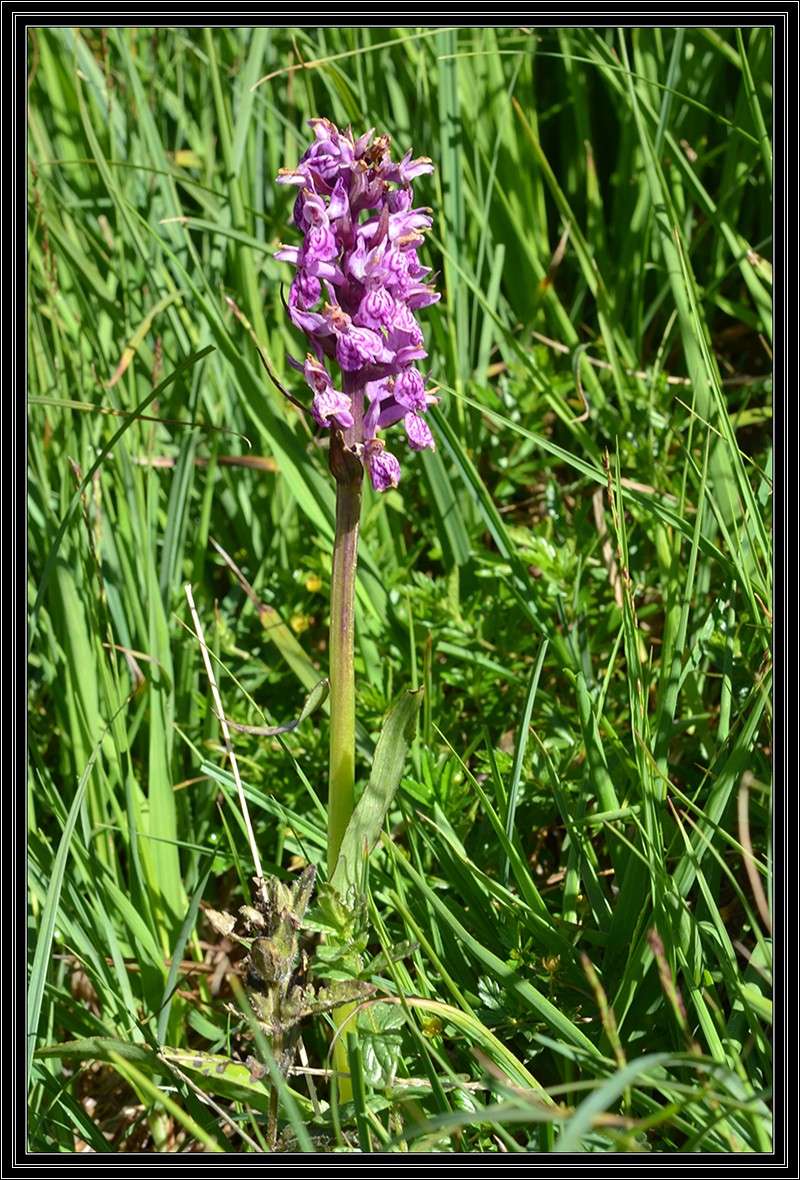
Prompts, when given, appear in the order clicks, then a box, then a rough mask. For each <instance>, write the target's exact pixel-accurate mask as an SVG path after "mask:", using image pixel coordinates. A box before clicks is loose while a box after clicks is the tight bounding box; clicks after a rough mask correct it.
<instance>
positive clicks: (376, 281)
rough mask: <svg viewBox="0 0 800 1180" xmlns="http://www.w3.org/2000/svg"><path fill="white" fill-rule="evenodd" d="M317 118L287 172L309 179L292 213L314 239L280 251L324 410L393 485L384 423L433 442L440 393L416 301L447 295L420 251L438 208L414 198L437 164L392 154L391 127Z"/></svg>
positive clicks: (322, 417)
mask: <svg viewBox="0 0 800 1180" xmlns="http://www.w3.org/2000/svg"><path fill="white" fill-rule="evenodd" d="M310 126H311V127H312V129H313V133H314V142H313V143H312V144H311V145H310V147H309V148H308V150H307V151H306V152H305V154H304V156H303V158H302V159H301V160H300V162H299V164H298V165H297V167H296V168H293V169H287V168H284V169H281V171H280V174H279V176H278V182H279V183H280V184H287V185H291V186H293V187H295V188H296V189H297V190H298V192H297V197H296V199H295V202H294V209H293V212H292V221H293V223H294V225H295V226H296V227H297V229H298V230H300V232H301V233H302V235H303V241H302V244H301V245H300V246H281V248H280V250H278V252H277V253H276V255H275V257H276V258H278V259H280V260H281V261H284V262H288V263H290V264H291V265H292V266H295V267H297V273H296V275H295V278H294V280H293V282H292V284H291V287H290V290H289V299H288V310H289V315H290V316H291V319H292V322H293V323H294V324H295V326H296V327H297V328H299V329H300V330H301V331H302V332H304V333H305V335H306V336H307V338H308V341H309V345H310V348H311V352H309V354H308V357H307V359H306V362H305V365H304V366H302V368H303V372H304V375H305V378H306V381H307V382H308V384H309V387H310V388H311V390H312V392H313V395H314V398H313V402H312V412H313V414H314V418H315V420H316V422H317V423H318V425H319V426H321V427H323V428H326V427H327V428H329V429H338V430H341V431H342V432H343V434H344V444H345V446H346V447H348V448H349V449H350V450H351V451H353V452H354V453H355V454H356V455H358V456H359V458H360V459H361V460H362V462H363V463H364V465H365V466H366V468H367V471H368V472H369V475H370V479H371V480H372V484H373V487H374V488H376V489H377V490H378V491H385V490H386V489H387V488H391V487H396V486H397V483H398V481H399V479H400V464H399V462H398V460H397V459H396V458H395V456H394V455H392V454H390V453H389V452H388V451H387V450H386V449H385V445H384V443H383V440H382V439H380V438H379V437H378V433H379V432H380V431H381V430H386V429H388V428H389V427H391V426H393V425H394V424H395V423H398V422H400V421H401V420H402V422H403V425H404V426H405V431H406V437H407V441H408V445H409V447H410V448H411V449H412V450H415V451H420V450H425V449H428V448H433V445H434V440H433V436H432V434H431V432H430V429H429V427H428V425H427V423H426V421H425V419H424V415H425V413H426V411H427V410H428V408H429V406H430V405H431V404H432V403H433V402H435V401H436V398H434V397H433V396H431V395H430V394H428V393H426V391H425V381H424V379H423V377H422V374H421V373H420V372H419V369H418V368H416V367H415V365H416V362H418V361H420V360H422V359H423V358H425V357H426V356H427V353H426V351H425V346H424V340H423V336H422V332H421V330H420V327H419V325H418V323H417V321H416V318H415V316H414V312H415V311H417V310H418V309H419V308H421V307H426V306H428V305H429V304H431V303H435V302H436V301H437V300H438V299H439V295H438V293H437V292H436V291H435V290H434V288H433V286H432V285H431V284H430V283H429V282H425V281H424V280H425V277H426V276H427V275H429V274H430V267H427V266H424V265H423V264H422V263H421V262H420V261H419V258H418V257H417V251H418V250H419V248H420V246H421V245H422V244H423V242H424V235H425V233H426V231H427V230H428V229H430V227H431V224H432V218H431V211H430V209H427V208H414V201H413V192H412V182H413V181H414V180H415V179H416V178H417V177H418V176H422V175H424V174H425V173H429V172H432V171H433V164H432V163H431V161H430V160H428V159H427V158H426V157H420V158H419V159H413V158H412V155H411V152H410V151H409V152H407V153H406V154H405V156H403V158H402V159H401V160H400V161H399V162H397V161H393V160H392V158H391V152H390V141H389V137H388V136H386V135H380V136H377V137H375V136H374V132H373V131H372V130H370V131H368V132H366V133H365V134H364V135H362V136H360V137H359V138H358V139H356V138H355V137H354V136H353V132H352V131H351V130H350V128H348V129H347V130H346V131H344V132H343V131H340V130H339V128H338V127H336V125H335V124H334V123H332V122H331V121H330V120H329V119H312V120H310ZM322 300H324V302H323V303H322V306H321V307H320V306H319V304H320V302H321V301H322ZM330 360H335V361H336V363H337V364H338V366H339V369H340V370H341V373H342V385H343V389H342V391H339V390H337V389H336V388H335V387H334V381H333V378H332V377H331V374H330V373H329V371H328V369H327V368H326V363H327V362H328V361H330ZM293 363H295V364H296V365H297V367H298V368H299V367H301V366H300V364H299V362H293Z"/></svg>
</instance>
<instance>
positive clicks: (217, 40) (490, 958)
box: [28, 28, 772, 1152]
mask: <svg viewBox="0 0 800 1180" xmlns="http://www.w3.org/2000/svg"><path fill="white" fill-rule="evenodd" d="M30 37H31V40H30V52H29V75H30V79H29V107H28V128H29V132H28V149H29V199H30V207H29V238H28V247H29V253H28V259H29V308H28V316H29V329H30V342H29V357H28V365H29V373H30V388H29V395H30V396H29V406H30V408H29V421H30V435H29V457H30V479H29V516H28V521H29V537H28V540H29V551H30V595H29V604H30V624H29V634H30V721H29V726H30V757H29V770H30V779H29V800H28V820H29V865H30V910H29V948H30V985H29V1003H28V1022H29V1028H28V1060H29V1065H30V1095H29V1103H30V1107H29V1109H30V1117H29V1146H30V1149H31V1150H33V1151H59V1152H73V1151H76V1150H79V1149H80V1148H81V1147H82V1145H87V1146H88V1147H89V1148H91V1149H92V1150H94V1151H103V1152H118V1151H129V1150H133V1151H165V1152H173V1151H190V1150H197V1151H220V1150H222V1151H225V1152H233V1151H248V1152H249V1151H255V1150H264V1149H265V1147H266V1142H267V1141H266V1134H267V1132H266V1127H267V1120H268V1107H269V1077H270V1076H273V1075H268V1076H267V1077H266V1079H265V1080H264V1081H261V1080H259V1079H257V1078H255V1077H253V1076H252V1075H251V1074H250V1072H248V1070H247V1069H246V1068H245V1067H244V1066H242V1065H239V1064H230V1063H229V1062H230V1061H234V1062H239V1061H243V1060H244V1059H245V1057H247V1055H248V1053H249V1052H252V1051H253V1050H254V1046H253V1044H252V1043H251V1041H250V1039H249V1034H248V1031H247V1029H248V1026H247V1023H246V1021H243V1020H239V1019H237V1017H236V1016H235V1015H233V1014H232V1012H231V1011H230V1010H229V1008H227V1007H226V1002H227V1003H231V1002H233V999H234V996H233V993H232V992H231V990H230V987H229V986H228V985H226V983H225V974H226V970H230V969H232V968H234V967H235V964H236V958H237V955H236V948H235V947H234V946H232V945H230V944H224V943H223V941H222V940H221V938H220V936H219V935H218V934H215V933H214V932H213V930H212V928H211V927H210V925H209V924H208V923H207V922H206V921H205V919H204V918H203V916H202V910H203V908H204V907H207V906H211V907H213V908H216V909H222V908H224V907H226V906H227V907H229V908H235V907H236V906H238V905H240V904H242V903H243V902H244V901H247V900H248V899H249V877H250V875H251V873H252V865H251V864H250V861H249V854H248V851H247V841H246V838H245V832H244V829H243V826H242V817H241V815H240V813H239V810H238V806H237V803H236V791H235V788H234V785H233V780H232V779H231V777H230V774H229V769H228V767H227V764H226V759H225V752H224V745H223V743H222V742H221V739H220V733H219V722H218V719H217V717H216V715H215V713H214V711H213V708H212V706H211V702H210V698H209V694H208V687H207V683H206V680H205V675H204V670H203V664H202V660H201V658H200V652H199V650H198V645H197V643H196V640H195V638H194V635H193V633H192V631H191V624H190V620H189V618H188V613H187V609H186V604H185V599H184V596H183V594H182V589H181V588H182V585H183V583H184V582H187V581H189V582H191V584H192V586H193V588H194V595H195V598H196V600H197V603H198V608H199V610H200V612H201V614H202V616H203V618H204V625H205V630H206V635H207V639H208V642H209V644H210V646H211V647H212V648H213V655H214V657H215V660H216V668H217V675H218V677H219V679H220V686H221V691H222V696H223V700H224V701H225V705H226V710H227V711H228V712H229V714H230V715H231V716H232V717H234V718H236V720H239V721H245V722H253V723H256V724H259V723H263V722H264V718H266V719H267V720H266V723H267V724H275V723H281V722H284V721H286V720H290V719H291V717H292V716H293V715H295V714H296V713H297V712H299V709H300V707H301V703H302V700H303V699H304V697H305V695H306V693H307V691H308V689H309V688H310V686H311V685H313V683H314V682H315V681H316V680H318V679H319V677H320V676H321V675H323V674H324V672H325V669H326V660H327V656H326V650H325V642H326V625H327V617H326V606H325V604H326V600H327V587H328V580H329V576H330V555H331V542H332V521H333V493H332V487H331V482H330V479H329V477H328V474H327V463H326V458H327V457H326V454H325V452H324V450H323V449H322V448H321V446H320V445H319V442H318V440H317V439H316V438H315V437H314V434H313V432H312V430H311V429H310V428H309V425H308V422H307V421H306V420H305V419H304V418H303V416H301V415H300V414H299V413H298V412H297V411H296V410H295V409H294V408H293V407H292V406H291V405H290V404H289V403H288V402H286V401H285V400H284V399H283V398H282V397H281V395H280V394H279V393H278V392H277V390H276V389H275V388H274V387H273V385H272V384H271V383H270V382H269V381H268V380H267V378H266V376H265V374H264V371H263V369H262V367H261V363H260V360H259V357H258V353H257V350H256V347H255V342H256V341H257V342H258V344H259V346H260V347H261V348H262V349H263V351H264V353H265V354H266V355H267V356H268V357H269V359H270V363H271V365H272V367H273V368H274V370H275V372H276V373H277V374H278V375H279V376H280V378H281V379H282V380H284V381H285V382H286V383H287V384H289V385H291V386H292V387H293V388H294V387H295V386H294V381H295V375H294V373H293V371H292V370H291V368H290V367H288V365H287V363H286V356H287V354H292V353H296V352H297V350H298V349H299V348H301V347H302V342H300V341H298V340H297V338H296V337H295V335H294V333H293V332H292V330H291V329H290V327H289V326H288V321H287V317H286V314H285V311H284V308H283V303H282V299H283V286H284V285H285V284H286V282H287V279H288V276H287V272H286V268H285V267H284V266H282V265H281V264H279V263H276V262H275V261H274V260H273V258H272V253H273V250H274V249H275V248H276V246H277V243H278V242H279V241H281V240H283V239H284V238H285V237H286V235H287V233H289V232H290V231H289V230H288V229H287V222H288V217H289V213H290V199H291V198H290V196H287V194H286V192H285V190H282V189H281V188H280V187H279V186H277V185H275V184H274V177H275V174H276V173H277V170H278V168H279V167H281V166H283V165H284V164H287V163H292V162H294V161H295V160H296V159H297V158H298V156H299V154H300V153H301V152H302V151H303V150H304V145H305V142H306V140H307V128H306V127H305V120H306V119H307V118H309V117H312V116H315V115H327V116H329V117H330V118H332V119H334V120H335V121H336V122H338V123H339V124H341V125H346V124H348V123H352V125H353V127H354V129H356V130H357V131H358V132H361V131H363V130H366V129H367V128H368V127H370V126H375V127H376V128H378V129H379V130H381V131H388V132H389V133H390V134H391V135H392V137H393V139H394V141H395V143H396V146H397V149H398V150H400V151H404V150H405V149H406V148H407V147H410V146H413V148H414V150H415V152H416V153H417V154H425V155H429V156H431V157H432V158H433V159H434V161H435V164H436V168H437V170H436V172H435V174H434V176H433V177H432V178H429V179H428V178H425V180H423V181H422V182H420V184H419V186H418V187H419V189H420V192H421V193H422V199H423V201H424V203H426V204H430V205H431V206H432V207H433V210H434V229H433V232H432V235H431V237H430V242H429V246H428V256H429V257H428V261H431V262H432V263H433V265H434V266H435V268H436V269H437V270H438V272H439V279H438V282H439V284H440V286H441V288H442V290H443V299H442V302H441V304H440V305H437V306H436V307H435V308H432V309H430V312H429V314H428V315H427V336H428V339H429V352H430V357H431V367H432V378H433V380H434V381H435V382H436V383H437V384H438V385H439V386H440V387H441V396H442V401H441V404H440V406H439V407H438V409H437V411H436V414H435V418H436V428H437V439H438V443H439V447H438V450H437V452H436V453H435V454H426V455H425V456H413V457H412V456H410V455H409V457H408V460H407V462H406V463H405V467H404V477H403V481H402V483H401V485H400V487H399V488H398V489H397V490H396V491H393V492H391V493H389V494H388V495H386V496H383V497H377V496H374V495H372V494H370V495H369V496H368V498H367V502H366V504H365V508H364V516H363V522H362V524H363V555H362V562H361V567H360V573H359V591H358V593H359V599H358V612H359V613H358V619H357V622H358V646H357V663H358V668H357V674H358V681H359V699H358V711H359V723H360V729H359V735H358V742H359V760H360V767H361V778H362V781H364V779H365V775H366V772H367V770H368V767H369V765H370V760H371V757H372V754H373V751H374V743H375V739H376V735H377V732H378V729H379V726H380V721H381V718H382V716H383V715H384V713H385V711H386V709H387V708H388V705H389V703H390V701H391V700H392V699H393V698H394V697H395V696H396V695H397V693H398V692H399V691H400V690H402V689H403V688H406V687H411V688H416V687H418V686H422V687H423V688H424V690H425V696H424V705H423V711H422V721H421V725H420V731H419V735H418V737H417V739H416V741H415V743H414V746H413V748H412V751H411V755H410V758H409V760H408V764H407V767H406V771H407V773H406V775H405V776H404V778H403V780H402V782H401V786H400V790H399V792H398V794H397V796H396V798H395V802H394V804H393V809H392V811H391V812H390V815H389V817H388V820H387V824H386V829H385V838H384V841H383V844H382V846H381V847H380V848H379V849H378V850H377V851H376V853H375V854H374V856H373V861H372V865H371V873H370V931H371V935H370V938H371V942H370V945H369V948H368V950H369V952H370V953H372V954H375V955H377V954H378V953H379V952H381V951H382V950H383V951H390V950H391V949H392V948H395V947H397V946H398V945H399V944H401V943H404V942H407V943H409V944H410V945H409V947H408V948H407V951H408V953H407V954H405V956H404V957H403V958H402V959H400V960H398V961H393V960H392V957H391V955H389V956H388V957H387V956H384V960H383V965H380V966H375V967H374V969H373V970H372V981H373V982H374V983H375V984H376V985H377V987H378V994H379V995H380V996H382V997H383V998H384V1002H383V1003H382V1004H379V1005H373V1006H371V1007H370V1008H368V1009H366V1010H365V1011H364V1013H363V1014H362V1016H361V1018H360V1033H359V1041H358V1044H359V1050H358V1053H359V1057H358V1059H357V1060H356V1061H354V1062H353V1065H354V1067H355V1068H354V1096H353V1102H352V1103H348V1104H346V1105H344V1106H341V1107H340V1108H338V1109H337V1108H336V1106H335V1105H334V1106H333V1107H331V1106H330V1105H329V1098H330V1094H329V1087H328V1082H327V1080H326V1079H325V1077H324V1076H323V1077H321V1078H320V1077H317V1078H316V1086H317V1091H318V1100H319V1103H320V1105H319V1106H317V1107H315V1099H314V1098H313V1096H312V1095H313V1090H311V1089H309V1086H308V1082H307V1077H306V1075H305V1074H304V1073H303V1072H302V1065H301V1063H300V1062H298V1066H299V1068H300V1072H296V1073H294V1074H292V1075H290V1076H289V1078H288V1079H287V1081H286V1083H283V1082H280V1080H279V1089H280V1109H281V1126H282V1128H283V1138H282V1144H283V1146H287V1147H290V1148H292V1147H299V1149H301V1150H309V1149H312V1150H321V1151H328V1150H334V1149H337V1148H338V1149H340V1150H341V1149H345V1150H353V1151H355V1150H370V1151H407V1150H411V1151H425V1150H428V1151H431V1150H432V1151H436V1152H451V1151H452V1152H505V1151H510V1152H537V1151H558V1152H567V1151H587V1152H595V1151H599V1152H609V1151H621V1152H629V1151H630V1152H633V1151H644V1152H654V1151H655V1152H670V1151H690V1152H765V1151H769V1150H770V1148H771V1076H772V1075H771V1069H772V1066H771V1019H772V1017H771V965H772V950H771V946H772V944H771V928H770V923H769V914H768V912H767V911H766V909H765V902H764V901H763V896H762V895H763V894H766V895H767V896H771V892H770V886H769V879H768V867H767V866H768V865H770V864H771V845H770V832H771V801H770V800H771V797H770V780H771V770H770V755H771V749H770V727H771V703H770V687H771V646H770V645H771V601H772V599H771V568H772V566H771V538H770V511H771V491H772V452H771V405H772V401H771V397H772V385H771V376H770V372H771V368H770V361H771V351H770V349H771V294H772V291H771V283H772V270H771V265H770V258H771V246H772V242H771V236H770V235H771V183H772V175H771V167H772V165H771V146H770V113H771V107H772V89H771V74H770V62H771V52H772V46H771V34H770V32H769V30H767V29H759V28H755V29H750V30H746V31H744V32H740V31H738V30H728V29H725V30H713V29H631V30H626V31H624V32H623V31H619V30H614V29H607V30H602V29H583V30H580V29H578V30H566V29H562V30H551V29H547V28H535V29H528V28H525V29H522V28H496V29H495V28H487V29H475V30H470V29H453V28H436V29H433V28H426V29H411V28H406V29H366V30H362V29H335V28H332V29H324V30H323V29H319V30H314V29H301V28H294V29H276V28H259V29H239V28H229V29H226V28H218V29H214V30H202V29H197V30H195V29H174V30H167V29H157V30H152V29H147V28H137V29H109V30H99V29H78V30H75V29H66V28H64V29H36V30H32V31H31V34H30ZM260 80H261V81H260ZM257 83H258V84H257ZM231 301H232V302H233V309H232V304H231ZM297 392H298V393H301V391H300V390H298V391H297ZM213 542H217V545H221V546H222V547H223V548H224V550H225V552H226V553H227V554H228V555H229V558H230V559H231V560H232V561H233V562H235V563H236V565H237V566H238V567H239V569H240V571H241V573H242V575H243V576H244V577H245V578H246V579H247V581H248V583H249V584H250V593H249V594H248V593H246V592H245V590H244V589H243V587H242V584H241V582H240V581H239V579H238V578H237V577H236V575H235V573H234V572H233V570H232V569H231V565H230V562H226V561H224V560H223V559H222V557H221V556H220V555H219V549H218V548H217V547H215V545H214V544H213ZM326 749H327V728H326V720H325V715H324V713H321V714H320V715H319V716H318V718H317V719H311V720H309V721H306V722H304V723H303V725H302V727H300V728H299V729H298V730H296V731H295V732H294V733H292V734H291V735H287V736H286V737H285V738H281V739H279V740H278V739H263V738H262V739H259V738H253V737H246V736H241V737H239V738H237V751H238V753H239V761H240V767H241V770H242V776H243V778H244V787H245V793H246V796H247V799H248V804H249V807H250V808H251V811H252V813H253V819H254V823H255V826H256V835H257V838H258V841H259V848H260V853H261V859H262V862H263V865H264V869H265V871H267V872H273V873H279V874H282V875H284V876H285V875H286V873H287V872H288V873H291V872H293V871H294V870H295V869H296V868H297V867H298V866H299V865H300V864H301V863H305V862H306V861H310V862H314V863H316V864H318V865H320V866H324V862H325V813H324V807H323V803H322V800H324V795H325V771H324V766H325V755H326ZM743 817H745V818H746V822H743ZM226 954H227V955H228V956H229V962H228V963H227V964H226V962H225V955H226ZM368 957H369V955H367V958H368ZM234 1007H235V1004H234ZM303 1038H304V1044H305V1049H306V1053H307V1064H308V1067H309V1068H312V1069H324V1068H325V1067H326V1064H327V1057H326V1054H327V1046H328V1042H329V1034H328V1033H327V1031H326V1025H325V1021H324V1019H322V1018H320V1019H318V1020H314V1021H310V1022H309V1023H308V1024H307V1026H306V1027H305V1028H304V1032H303ZM262 1040H263V1038H262ZM203 1054H214V1055H217V1057H216V1058H215V1061H216V1065H215V1069H213V1070H211V1072H210V1074H209V1073H207V1072H206V1073H204V1072H203V1071H202V1070H198V1069H194V1072H193V1065H192V1063H193V1062H195V1061H196V1060H197V1059H198V1057H199V1059H200V1060H205V1059H204V1058H203V1057H202V1055H203ZM226 1062H228V1064H226ZM237 1071H238V1072H237Z"/></svg>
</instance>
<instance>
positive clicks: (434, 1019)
mask: <svg viewBox="0 0 800 1180" xmlns="http://www.w3.org/2000/svg"><path fill="white" fill-rule="evenodd" d="M441 1031H442V1022H441V1020H439V1018H438V1016H431V1017H430V1018H429V1019H428V1020H423V1021H422V1035H423V1036H425V1037H438V1036H439V1035H440V1034H441Z"/></svg>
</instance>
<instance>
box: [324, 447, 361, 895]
mask: <svg viewBox="0 0 800 1180" xmlns="http://www.w3.org/2000/svg"><path fill="white" fill-rule="evenodd" d="M332 445H333V444H332ZM332 461H333V456H332ZM360 515H361V474H360V473H359V475H358V478H357V480H354V479H352V478H347V479H346V480H344V481H343V482H337V485H336V537H335V540H334V544H333V573H332V577H331V630H330V684H331V695H330V702H331V744H330V777H329V782H328V874H329V875H330V874H332V873H333V870H334V868H335V866H336V861H337V859H338V856H339V849H340V847H341V844H342V838H343V837H344V833H345V828H346V827H347V825H348V823H349V822H350V816H351V815H352V814H353V806H354V803H355V794H354V792H355V760H356V703H355V673H354V669H353V644H354V638H355V588H356V562H357V559H358V521H359V517H360Z"/></svg>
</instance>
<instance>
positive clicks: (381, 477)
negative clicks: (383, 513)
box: [363, 438, 400, 492]
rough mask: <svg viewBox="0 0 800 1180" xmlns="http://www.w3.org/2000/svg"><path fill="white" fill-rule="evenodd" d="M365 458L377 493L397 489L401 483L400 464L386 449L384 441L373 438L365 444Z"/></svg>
mask: <svg viewBox="0 0 800 1180" xmlns="http://www.w3.org/2000/svg"><path fill="white" fill-rule="evenodd" d="M363 455H364V458H365V459H366V461H367V470H368V471H369V477H370V479H371V480H372V486H373V487H374V488H375V491H376V492H385V491H388V489H389V488H396V487H397V485H398V483H399V482H400V464H399V463H398V461H397V459H396V458H395V456H394V455H391V454H390V453H389V452H388V451H387V450H386V449H385V444H384V442H383V439H381V438H372V439H369V440H368V441H367V442H366V443H364V450H363Z"/></svg>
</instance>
